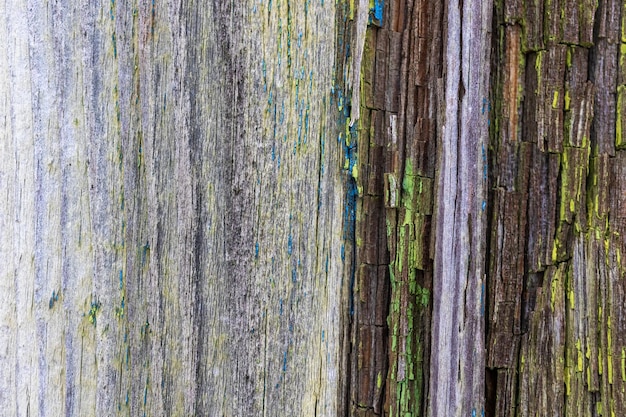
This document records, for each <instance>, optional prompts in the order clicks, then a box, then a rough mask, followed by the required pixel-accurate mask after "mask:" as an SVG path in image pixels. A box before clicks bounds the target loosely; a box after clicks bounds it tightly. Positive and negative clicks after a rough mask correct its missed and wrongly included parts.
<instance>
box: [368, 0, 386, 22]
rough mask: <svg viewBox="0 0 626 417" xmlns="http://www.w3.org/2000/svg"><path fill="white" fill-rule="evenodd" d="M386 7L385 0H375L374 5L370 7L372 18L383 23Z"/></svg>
mask: <svg viewBox="0 0 626 417" xmlns="http://www.w3.org/2000/svg"><path fill="white" fill-rule="evenodd" d="M384 7H385V0H374V7H372V8H371V9H370V13H371V16H370V18H371V19H373V20H376V23H378V24H382V23H383V9H384Z"/></svg>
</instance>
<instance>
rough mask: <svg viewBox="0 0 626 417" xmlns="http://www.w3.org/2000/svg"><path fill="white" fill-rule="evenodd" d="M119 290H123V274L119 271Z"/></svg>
mask: <svg viewBox="0 0 626 417" xmlns="http://www.w3.org/2000/svg"><path fill="white" fill-rule="evenodd" d="M119 277H120V290H121V289H122V288H124V272H123V271H122V270H121V269H120V275H119Z"/></svg>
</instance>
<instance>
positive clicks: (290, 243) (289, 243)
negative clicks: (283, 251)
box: [287, 233, 293, 255]
mask: <svg viewBox="0 0 626 417" xmlns="http://www.w3.org/2000/svg"><path fill="white" fill-rule="evenodd" d="M292 251H293V237H292V236H291V233H290V234H289V239H288V240H287V253H288V254H289V255H291V252H292Z"/></svg>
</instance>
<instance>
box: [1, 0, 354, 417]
mask: <svg viewBox="0 0 626 417" xmlns="http://www.w3.org/2000/svg"><path fill="white" fill-rule="evenodd" d="M0 16H2V23H1V24H0V30H1V31H2V32H1V33H0V39H1V41H0V43H1V44H2V59H0V103H1V104H0V106H1V110H0V114H1V115H2V119H3V120H2V123H1V125H0V126H1V127H0V132H1V133H0V149H1V150H0V152H1V157H0V160H2V162H3V164H2V168H1V171H0V172H1V175H0V178H1V181H2V185H1V189H2V191H3V193H2V203H1V204H0V207H1V208H0V213H1V214H0V219H1V223H2V231H3V239H2V243H0V258H1V259H2V267H1V268H0V270H1V271H2V272H1V276H0V286H1V290H2V291H1V295H0V297H1V298H2V302H1V303H0V408H1V409H2V414H3V415H11V416H25V415H49V416H59V415H74V416H79V415H80V416H89V415H92V416H94V415H98V416H113V415H128V416H140V415H210V416H218V415H224V416H245V415H259V416H262V415H267V416H276V415H290V416H291V415H301V416H312V415H327V416H331V415H336V412H337V409H338V408H339V407H340V406H341V402H342V399H341V398H340V397H339V395H338V392H339V391H340V388H339V387H340V386H344V385H345V383H344V382H342V381H343V378H345V372H343V371H342V370H341V369H342V368H341V366H342V358H343V357H345V354H344V353H343V350H342V349H343V348H344V346H343V342H342V337H343V336H344V335H343V334H342V329H343V325H342V323H343V321H344V319H345V317H344V316H343V314H344V312H345V311H346V310H345V309H343V310H342V307H343V306H346V305H347V304H348V301H347V298H348V295H349V294H348V290H349V289H350V287H349V282H348V281H346V280H347V279H348V277H349V274H347V273H344V270H343V268H344V246H343V245H344V243H343V242H344V236H343V234H342V230H343V227H344V220H345V216H344V201H345V195H346V194H345V183H346V174H345V172H344V171H343V170H342V158H343V156H342V155H343V144H342V143H341V142H338V140H337V137H338V135H339V132H340V131H341V130H340V129H343V125H341V126H338V123H337V121H338V120H339V119H340V116H339V114H340V113H339V110H338V104H339V106H341V103H338V102H339V101H340V100H338V98H337V97H340V94H338V92H337V91H335V93H334V95H333V83H334V81H333V66H334V56H335V50H336V49H337V46H336V44H335V43H336V39H337V34H336V32H335V30H334V28H335V27H336V25H335V2H334V1H315V2H312V1H285V0H283V1H280V0H273V1H265V2H264V1H256V0H255V1H252V0H251V1H245V2H239V1H237V2H224V1H215V2H191V3H188V2H187V3H186V2H161V1H153V2H137V1H123V0H117V1H111V2H106V3H103V2H89V3H86V2H83V4H80V3H79V2H71V1H59V2H27V1H14V2H10V3H6V2H3V3H2V5H0Z"/></svg>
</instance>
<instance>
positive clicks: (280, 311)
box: [278, 298, 283, 316]
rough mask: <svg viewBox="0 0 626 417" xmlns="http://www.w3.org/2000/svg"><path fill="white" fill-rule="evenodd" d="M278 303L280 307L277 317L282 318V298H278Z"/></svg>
mask: <svg viewBox="0 0 626 417" xmlns="http://www.w3.org/2000/svg"><path fill="white" fill-rule="evenodd" d="M278 303H279V305H280V307H279V310H278V315H280V316H282V315H283V299H282V298H280V299H279V300H278Z"/></svg>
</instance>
